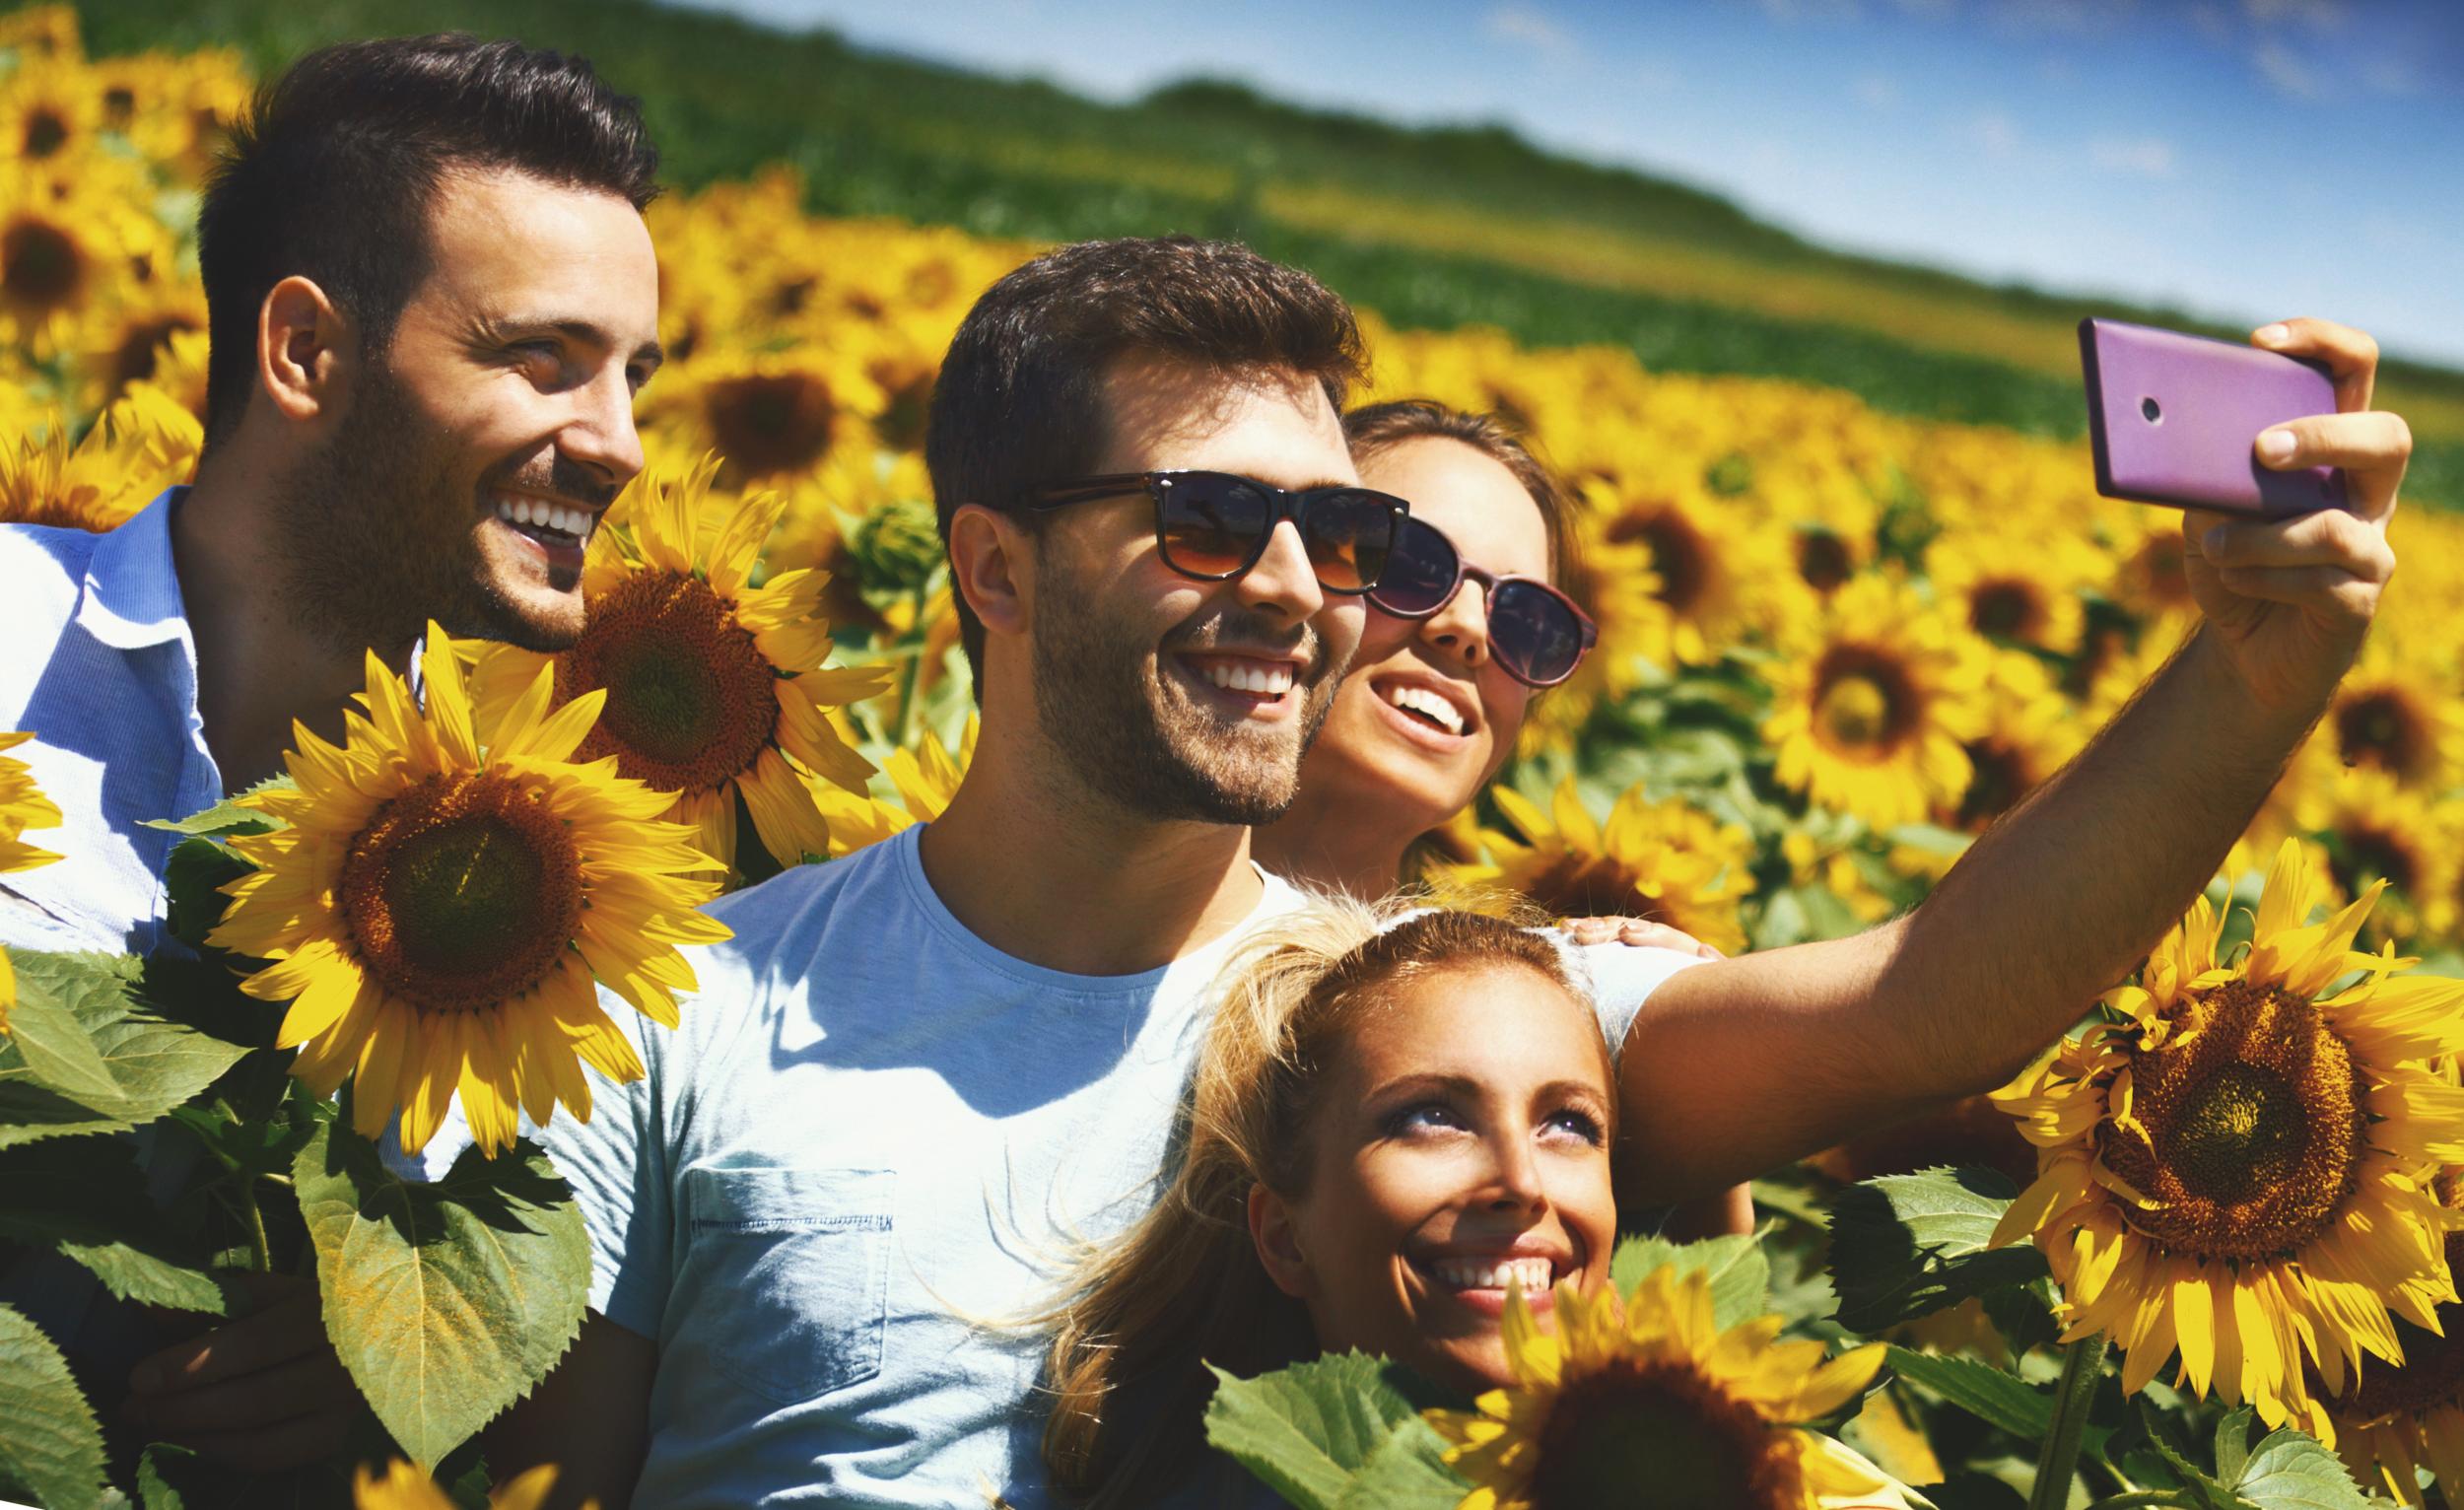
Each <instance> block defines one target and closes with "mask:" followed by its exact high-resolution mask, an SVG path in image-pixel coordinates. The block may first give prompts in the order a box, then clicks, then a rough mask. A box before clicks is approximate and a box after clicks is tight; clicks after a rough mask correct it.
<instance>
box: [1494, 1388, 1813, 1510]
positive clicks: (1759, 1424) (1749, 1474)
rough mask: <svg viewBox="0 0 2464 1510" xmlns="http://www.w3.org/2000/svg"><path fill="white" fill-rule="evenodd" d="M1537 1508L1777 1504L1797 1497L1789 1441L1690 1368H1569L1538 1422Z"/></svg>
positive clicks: (1699, 1508) (1683, 1509)
mask: <svg viewBox="0 0 2464 1510" xmlns="http://www.w3.org/2000/svg"><path fill="white" fill-rule="evenodd" d="M1538 1457H1539V1466H1538V1469H1537V1471H1536V1472H1535V1473H1534V1475H1533V1477H1532V1494H1531V1503H1532V1505H1533V1507H1534V1510H1576V1507H1579V1510H1598V1507H1600V1506H1603V1505H1649V1506H1651V1507H1652V1510H1779V1507H1781V1506H1794V1505H1797V1504H1800V1503H1802V1502H1803V1499H1804V1488H1803V1486H1802V1476H1801V1475H1800V1474H1799V1473H1798V1470H1797V1462H1796V1458H1795V1455H1794V1453H1793V1452H1791V1451H1789V1450H1788V1448H1787V1446H1786V1439H1785V1438H1783V1437H1781V1436H1779V1435H1778V1434H1776V1433H1774V1432H1773V1431H1772V1430H1771V1429H1770V1427H1769V1426H1768V1425H1767V1424H1766V1423H1765V1422H1764V1421H1763V1419H1762V1417H1761V1416H1760V1415H1758V1414H1756V1413H1755V1412H1754V1410H1753V1409H1752V1407H1749V1406H1746V1405H1745V1404H1744V1403H1742V1402H1740V1401H1737V1400H1735V1399H1732V1398H1731V1397H1730V1396H1729V1395H1728V1393H1727V1392H1726V1391H1724V1390H1721V1389H1720V1388H1718V1387H1717V1386H1716V1385H1714V1384H1712V1383H1711V1382H1710V1381H1709V1380H1707V1379H1705V1378H1704V1377H1703V1376H1702V1375H1701V1374H1700V1373H1698V1372H1696V1371H1695V1370H1694V1369H1692V1368H1690V1367H1686V1366H1683V1365H1680V1364H1673V1363H1657V1362H1642V1361H1636V1360H1631V1359H1624V1358H1619V1359H1614V1360H1612V1361H1610V1362H1609V1363H1608V1364H1607V1365H1606V1366H1604V1367H1602V1368H1600V1369H1597V1370H1593V1371H1587V1372H1585V1373H1583V1374H1581V1375H1579V1376H1576V1375H1572V1374H1569V1375H1568V1377H1567V1378H1566V1381H1565V1386H1564V1391H1563V1393H1561V1394H1560V1395H1559V1396H1558V1398H1557V1403H1556V1406H1555V1408H1553V1409H1551V1410H1550V1411H1549V1413H1548V1421H1547V1424H1546V1425H1544V1426H1542V1427H1541V1428H1540V1452H1539V1454H1538Z"/></svg>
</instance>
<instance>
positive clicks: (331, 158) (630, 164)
mask: <svg viewBox="0 0 2464 1510" xmlns="http://www.w3.org/2000/svg"><path fill="white" fill-rule="evenodd" d="M505 169H512V170H517V171H519V172H525V173H530V174H532V175H535V176H537V177H540V178H543V179H546V180H547V181H549V182H551V183H556V184H560V185H564V186H567V187H573V188H583V189H597V190H604V191H605V192H607V193H611V194H621V195H623V196H624V197H625V198H626V199H627V200H629V201H630V202H631V203H632V204H633V206H634V208H635V209H637V210H638V209H640V208H642V207H643V206H644V205H647V204H649V203H650V200H651V198H652V197H653V196H654V195H656V194H657V192H658V188H657V185H656V184H655V183H654V182H653V181H652V179H653V175H654V174H655V173H656V172H657V171H658V152H657V150H656V149H655V148H653V147H652V146H651V145H650V137H649V135H648V134H647V133H646V132H645V131H644V130H643V126H642V115H641V110H640V107H639V105H638V104H637V103H636V102H635V101H633V100H632V99H630V98H628V97H627V96H623V95H619V94H617V93H616V92H615V91H614V90H612V89H610V88H609V87H608V86H607V84H606V82H605V81H604V80H602V79H600V78H599V76H598V75H597V74H596V73H594V72H592V71H591V68H590V64H589V62H588V61H587V60H585V59H582V58H579V57H566V56H564V55H563V54H561V53H555V52H547V51H543V50H540V49H538V48H535V47H525V46H523V45H522V44H521V43H519V42H514V41H481V40H480V39H479V38H477V37H475V36H469V35H465V34H459V33H449V34H444V35H440V36H401V37H386V38H380V39H377V40H374V41H359V42H343V43H341V44H339V45H336V46H331V47H323V48H319V49H318V50H316V51H314V52H311V53H308V55H306V56H305V57H302V58H300V59H299V60H298V61H297V62H295V63H293V64H292V65H291V67H290V68H289V69H288V70H286V71H285V72H284V74H283V76H282V77H281V78H279V79H277V80H275V81H274V82H273V83H272V84H270V85H268V86H266V87H265V88H264V89H263V90H260V91H259V92H258V94H257V97H256V103H255V105H254V107H253V108H252V109H251V110H250V111H249V112H248V116H247V119H246V120H244V121H243V122H242V123H241V124H240V125H239V126H237V127H235V128H234V130H233V132H232V137H231V141H230V143H229V144H228V145H227V146H226V147H225V149H224V151H223V153H222V155H221V158H220V161H219V162H217V164H216V165H215V170H214V173H213V175H212V177H211V178H210V179H209V181H208V182H207V184H206V189H205V203H204V206H203V208H202V209H201V210H200V211H199V212H198V215H197V260H198V262H199V264H200V270H201V271H202V273H203V275H204V282H205V305H206V321H207V340H208V351H207V359H206V405H205V407H206V422H205V428H206V437H207V440H208V442H209V443H211V442H213V441H216V440H220V439H224V438H227V437H229V435H230V434H231V433H232V431H233V430H235V429H237V428H238V426H239V424H240V415H241V413H242V412H244V411H245V410H246V408H247V406H248V397H249V394H250V393H251V392H252V391H254V389H255V387H256V326H257V311H258V310H259V309H261V308H262V307H263V305H264V303H265V296H266V295H267V294H268V293H270V292H272V290H273V287H274V285H275V284H277V283H280V282H281V281H282V280H283V279H285V278H289V277H293V276H299V277H305V278H309V279H312V280H314V281H315V283H316V285H317V287H319V288H321V289H323V290H324V291H325V295H326V297H327V298H329V299H331V300H332V301H333V302H334V305H335V307H336V308H338V309H342V310H343V311H344V312H345V313H347V314H348V315H349V316H350V317H351V318H352V319H353V320H354V321H355V322H356V323H357V325H358V327H359V332H360V339H361V342H362V347H363V350H364V351H365V352H366V353H367V354H368V355H369V356H371V357H375V356H378V355H381V354H382V353H383V352H384V350H385V349H386V347H387V345H388V344H389V343H390V341H391V339H392V336H393V327H394V322H395V320H396V319H398V318H399V317H400V315H401V313H402V307H403V306H404V305H406V304H408V303H409V302H410V297H411V294H412V292H413V291H414V290H416V289H417V288H418V287H419V284H420V281H421V280H422V279H423V278H425V277H426V276H427V275H428V268H429V256H430V240H429V236H428V218H429V211H430V208H431V206H432V205H433V203H434V201H435V199H436V195H437V190H438V186H439V185H440V184H441V183H442V182H443V181H444V180H445V175H446V174H447V173H448V172H454V171H456V170H480V171H486V170H505Z"/></svg>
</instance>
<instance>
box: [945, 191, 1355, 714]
mask: <svg viewBox="0 0 2464 1510" xmlns="http://www.w3.org/2000/svg"><path fill="white" fill-rule="evenodd" d="M1132 355H1137V356H1158V357H1165V358H1172V359H1177V360H1181V361H1185V362H1190V363H1195V364H1199V365H1203V366H1206V367H1210V368H1215V369H1219V370H1221V371H1223V372H1225V373H1237V372H1250V371H1257V370H1259V369H1274V370H1279V371H1283V372H1288V373H1294V374H1297V375H1299V376H1300V377H1303V378H1313V379H1315V380H1316V381H1317V382H1318V383H1319V385H1320V386H1322V387H1323V388H1325V390H1326V395H1327V398H1328V399H1329V400H1330V401H1331V402H1333V404H1334V405H1335V411H1336V412H1337V413H1340V412H1341V410H1342V407H1343V395H1344V393H1345V391H1346V390H1347V389H1348V388H1349V387H1350V386H1351V384H1352V383H1354V382H1356V381H1358V380H1359V378H1360V377H1361V374H1362V370H1363V367H1364V365H1365V353H1364V348H1363V346H1362V343H1361V339H1360V326H1359V325H1358V323H1357V322H1356V321H1354V320H1353V318H1352V311H1351V309H1350V307H1349V306H1347V305H1345V304H1344V303H1343V301H1342V300H1341V299H1340V298H1338V297H1337V296H1336V295H1335V292H1334V291H1333V290H1331V289H1329V288H1328V287H1327V286H1326V285H1325V284H1322V283H1320V282H1319V281H1318V280H1317V279H1315V278H1312V277H1311V276H1309V275H1308V274H1307V273H1304V272H1301V271H1300V270H1298V269H1297V268H1290V267H1284V266H1282V265H1281V264H1279V263H1275V262H1269V261H1267V260H1266V258H1265V257H1262V256H1260V255H1259V254H1258V253H1256V252H1254V251H1252V250H1250V249H1249V248H1248V247H1246V246H1242V245H1238V244H1236V243H1234V242H1230V241H1200V240H1194V239H1192V238H1190V237H1185V236H1175V237H1159V238H1151V239H1149V238H1124V239H1122V240H1110V241H1081V242H1079V243H1078V244H1076V245H1074V246H1063V247H1061V249H1060V250H1058V251H1051V252H1047V253H1045V254H1044V255H1043V256H1040V257H1038V258H1036V259H1035V260H1034V261H1032V262H1029V263H1027V264H1026V265H1025V266H1023V267H1020V268H1018V269H1016V270H1015V271H1013V272H1011V273H1010V274H1009V275H1008V276H1007V277H1005V278H1003V279H1001V280H1000V281H999V282H998V283H995V284H993V285H992V287H991V288H990V289H987V290H986V291H985V293H984V297H983V298H981V299H979V300H977V301H976V304H975V308H974V309H970V310H968V311H967V318H966V320H965V321H964V322H963V323H961V324H960V325H959V327H958V334H957V336H956V337H955V338H953V339H952V340H951V342H950V349H949V354H948V355H947V356H945V357H944V358H942V360H941V374H940V377H939V378H938V379H937V380H936V381H935V382H934V384H933V388H932V416H931V422H930V424H929V426H928V428H927V430H926V433H925V436H924V464H925V465H926V466H927V467H928V468H930V470H931V473H932V497H933V506H934V512H935V513H936V514H937V515H939V519H940V527H941V545H942V548H943V549H945V550H946V549H947V548H948V546H949V539H950V517H951V515H954V514H956V513H957V512H958V509H959V506H960V505H962V504H983V505H985V506H987V507H989V508H993V509H1006V508H1009V507H1011V506H1012V505H1014V504H1015V503H1016V502H1017V501H1018V499H1019V498H1020V497H1021V496H1022V495H1023V494H1025V493H1026V492H1027V491H1028V490H1029V489H1032V488H1035V487H1038V486H1040V485H1042V484H1045V483H1052V482H1060V481H1063V480H1065V479H1067V478H1070V477H1074V476H1084V475H1085V474H1086V473H1088V472H1089V471H1091V470H1093V469H1094V467H1095V464H1096V461H1097V459H1098V458H1099V457H1100V456H1101V455H1102V454H1103V451H1104V447H1105V446H1106V445H1107V444H1108V443H1109V442H1110V440H1111V431H1110V425H1111V413H1110V411H1109V410H1108V409H1107V407H1106V405H1105V401H1104V387H1103V383H1104V374H1105V372H1106V370H1107V369H1109V368H1110V367H1111V366H1112V364H1113V363H1114V362H1115V361H1116V360H1118V359H1120V358H1122V357H1126V356H1132ZM954 596H955V597H956V599H957V608H958V638H959V643H960V644H961V645H962V646H963V647H965V649H966V652H967V664H968V667H969V668H970V669H971V670H972V671H974V673H975V677H976V684H977V693H978V696H979V698H981V696H982V689H983V681H984V625H983V623H982V621H980V620H978V619H977V618H976V616H975V611H974V610H973V609H971V608H969V607H968V606H967V600H966V596H965V594H963V593H959V594H954Z"/></svg>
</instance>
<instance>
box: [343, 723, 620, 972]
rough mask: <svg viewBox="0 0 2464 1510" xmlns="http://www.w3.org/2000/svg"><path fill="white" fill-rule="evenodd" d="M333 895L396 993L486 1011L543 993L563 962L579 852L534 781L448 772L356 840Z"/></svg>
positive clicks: (396, 802) (578, 904)
mask: <svg viewBox="0 0 2464 1510" xmlns="http://www.w3.org/2000/svg"><path fill="white" fill-rule="evenodd" d="M335 896H336V899H337V902H338V904H339V907H340V911H341V913H342V917H343V922H344V925H345V926H346V927H348V928H349V929H350V933H351V941H352V943H353V944H355V945H356V946H357V947H358V950H359V955H360V959H361V961H362V962H363V963H364V964H365V965H366V966H367V968H368V969H369V970H370V972H371V973H373V974H374V975H375V976H376V979H377V980H378V981H379V982H380V983H382V985H383V986H384V987H385V989H386V990H387V991H388V992H389V993H391V994H392V995H396V996H400V997H402V998H404V999H406V1000H409V1001H410V1002H412V1003H413V1004H414V1005H416V1006H418V1007H419V1008H420V1009H421V1010H423V1011H431V1012H467V1011H478V1010H481V1009H483V1008H485V1007H489V1006H493V1005H495V1004H496V1003H498V1002H500V1001H503V1000H505V999H507V998H508V997H511V996H516V995H520V994H522V993H523V992H525V991H528V990H530V989H531V988H532V987H534V986H536V985H538V984H539V982H540V981H541V980H542V979H544V978H545V977H546V976H547V974H548V971H549V970H550V969H551V968H553V967H554V966H555V964H556V962H557V961H558V959H559V958H561V957H562V956H563V954H564V953H565V950H566V947H567V945H568V943H569V941H570V940H571V939H572V938H573V935H574V930H575V927H577V925H578V924H579V923H580V921H581V916H582V863H581V855H580V853H579V852H578V851H576V850H575V848H574V842H573V839H572V837H571V836H570V835H569V834H568V833H567V832H566V829H565V824H564V821H563V820H562V819H560V818H558V817H556V816H555V815H554V814H552V813H551V812H549V811H548V809H547V806H546V803H545V792H544V791H543V790H542V789H540V788H538V787H537V786H536V785H535V784H526V783H524V782H521V781H519V780H516V779H513V778H511V777H507V776H501V775H497V774H495V773H492V772H455V773H446V774H442V775H437V776H432V777H429V778H427V779H426V780H425V781H422V782H420V783H418V784H417V785H415V786H412V787H410V788H407V789H404V790H403V791H402V792H401V793H400V794H399V795H397V796H395V797H394V798H393V799H392V800H391V801H389V802H387V803H386V804H385V805H384V806H382V807H380V808H378V809H377V811H376V817H375V818H374V819H372V820H371V821H370V822H369V825H368V826H367V827H366V828H364V829H362V830H360V832H359V833H358V834H357V835H355V836H353V838H352V840H351V846H350V850H349V852H348V853H347V854H346V855H345V856H344V858H343V861H342V874H341V878H340V880H339V881H338V882H337V883H336V886H335Z"/></svg>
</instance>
